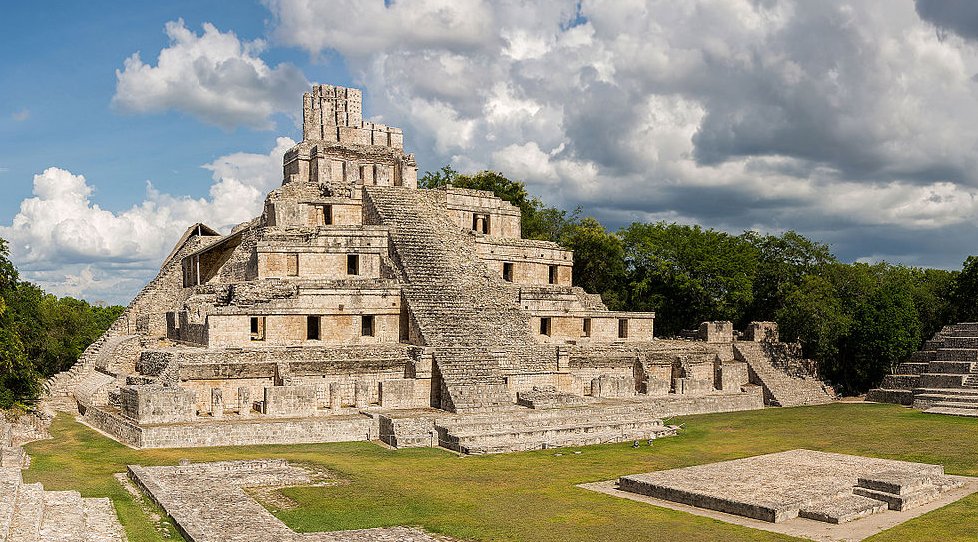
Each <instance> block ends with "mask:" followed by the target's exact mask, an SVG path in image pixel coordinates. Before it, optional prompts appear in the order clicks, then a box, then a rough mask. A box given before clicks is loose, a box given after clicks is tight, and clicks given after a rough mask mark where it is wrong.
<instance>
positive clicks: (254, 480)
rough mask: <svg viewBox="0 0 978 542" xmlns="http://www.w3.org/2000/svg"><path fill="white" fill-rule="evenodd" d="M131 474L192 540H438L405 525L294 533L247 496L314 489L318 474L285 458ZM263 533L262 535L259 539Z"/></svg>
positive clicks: (138, 468)
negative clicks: (268, 489) (254, 491)
mask: <svg viewBox="0 0 978 542" xmlns="http://www.w3.org/2000/svg"><path fill="white" fill-rule="evenodd" d="M129 476H130V477H131V478H132V479H133V480H134V481H135V482H136V484H137V485H138V486H139V487H140V488H141V489H142V490H143V491H145V492H146V493H147V494H148V495H149V496H150V498H151V499H153V500H154V501H155V502H156V503H157V504H159V505H160V506H161V507H162V508H163V510H164V511H165V512H166V513H167V514H168V515H169V516H170V517H171V518H172V519H173V521H174V522H175V523H176V524H177V525H178V526H179V527H180V530H181V531H182V532H183V533H184V534H185V536H186V537H187V539H188V541H190V542H239V541H240V542H244V541H252V540H256V536H257V537H259V538H260V539H261V540H275V541H281V542H290V541H291V542H382V541H383V542H387V541H391V542H393V541H403V542H435V539H434V538H432V537H430V536H428V535H426V534H425V533H423V532H421V531H418V530H417V529H409V528H405V527H392V528H385V529H365V530H357V531H339V532H332V533H296V532H294V531H292V529H290V528H289V527H288V526H286V525H285V524H284V523H282V522H281V521H280V520H279V519H278V518H276V517H275V516H273V515H272V514H271V513H270V512H268V510H266V509H265V508H263V507H262V506H261V505H260V504H258V503H257V502H256V501H255V500H254V499H253V498H252V497H251V496H249V495H248V494H246V493H245V492H244V490H243V489H242V488H244V487H251V488H253V487H262V486H274V487H283V486H295V485H316V484H320V483H322V482H323V480H321V479H320V477H319V476H318V475H317V473H314V472H311V471H309V470H308V469H305V468H302V467H298V466H294V465H290V464H289V463H288V462H286V461H283V460H272V459H269V460H254V461H221V462H215V463H198V464H190V465H181V466H175V467H141V466H137V465H130V466H129ZM259 533H260V535H259Z"/></svg>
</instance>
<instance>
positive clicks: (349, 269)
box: [346, 254, 360, 275]
mask: <svg viewBox="0 0 978 542" xmlns="http://www.w3.org/2000/svg"><path fill="white" fill-rule="evenodd" d="M346 274H347V275H359V274H360V255H359V254H347V255H346Z"/></svg>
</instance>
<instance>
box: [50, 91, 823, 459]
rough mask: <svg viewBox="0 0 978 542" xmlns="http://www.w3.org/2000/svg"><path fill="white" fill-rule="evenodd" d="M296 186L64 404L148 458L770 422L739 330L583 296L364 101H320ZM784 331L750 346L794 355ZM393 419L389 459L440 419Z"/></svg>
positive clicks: (230, 238)
mask: <svg viewBox="0 0 978 542" xmlns="http://www.w3.org/2000/svg"><path fill="white" fill-rule="evenodd" d="M282 177H283V178H282V184H281V186H280V187H278V188H276V189H275V190H272V191H271V192H270V193H269V194H268V195H267V197H266V199H265V205H264V208H263V210H262V213H261V215H260V216H258V217H255V218H254V219H252V220H250V221H248V222H245V223H242V224H239V225H238V226H236V227H235V228H234V229H233V230H232V231H231V232H230V233H229V234H227V235H220V234H218V232H216V231H215V230H213V229H211V228H208V227H207V226H205V225H203V224H195V225H194V226H192V227H191V228H189V229H188V230H187V232H186V233H185V234H184V236H183V237H182V238H181V239H180V240H179V242H178V243H177V245H176V246H175V247H174V249H173V251H172V252H171V253H170V255H169V256H168V257H167V258H166V260H164V262H163V264H162V266H161V269H160V272H159V274H158V276H157V277H156V278H155V279H154V280H153V281H152V282H150V284H148V285H147V286H146V287H145V288H144V290H143V291H142V292H140V294H139V295H138V296H137V297H136V299H134V300H133V302H132V304H130V306H129V307H128V308H127V309H126V311H125V312H124V313H123V315H122V316H121V317H120V318H119V320H118V321H116V322H115V323H113V325H112V327H111V329H110V330H109V331H108V332H107V333H106V334H105V335H104V336H103V337H101V338H100V339H99V340H98V341H96V342H95V343H93V344H92V346H91V347H90V348H89V349H88V350H86V352H85V354H84V355H83V356H82V357H81V358H80V359H79V361H78V363H77V364H76V365H75V366H74V367H72V368H71V370H69V371H67V372H65V373H63V374H60V375H57V376H55V377H54V378H52V379H51V380H50V381H49V382H48V383H47V384H46V391H47V396H48V400H49V401H50V402H51V403H52V404H54V405H55V406H58V407H59V408H63V409H70V408H74V407H77V408H78V410H79V412H81V413H82V414H83V415H84V419H85V421H86V423H89V424H90V425H92V426H94V427H96V428H98V429H100V430H103V431H105V432H106V433H108V434H110V435H113V436H114V437H116V438H117V439H119V440H121V441H123V442H126V443H129V444H132V445H135V446H146V447H163V446H212V445H235V444H264V443H297V442H316V441H318V442H330V441H335V440H344V439H347V440H361V439H364V438H371V437H376V436H377V435H378V433H379V432H380V421H379V415H378V414H377V412H378V411H387V412H390V411H396V410H408V411H413V410H417V409H424V408H432V407H433V408H436V409H440V410H441V411H444V412H446V413H452V414H455V415H465V414H476V415H478V414H481V413H485V412H493V411H503V412H507V413H508V412H513V411H514V409H517V403H518V401H522V404H524V405H526V406H530V407H533V408H535V409H539V407H543V406H547V407H553V409H560V408H568V407H571V406H574V405H580V404H582V403H588V404H589V406H590V407H592V408H593V409H595V415H596V419H598V420H601V421H600V423H591V421H589V420H586V419H580V418H576V417H575V413H574V412H571V413H570V414H568V416H566V417H564V418H562V419H561V423H560V424H556V422H555V423H554V424H551V425H549V426H547V427H543V426H541V425H539V424H537V423H536V422H531V421H529V420H531V419H533V416H528V417H525V418H523V417H521V416H519V415H516V416H515V417H514V418H513V420H511V421H519V420H521V419H522V420H524V421H525V422H526V423H527V424H528V425H527V426H526V427H524V428H518V427H507V428H502V427H497V428H494V429H492V430H490V429H488V428H487V429H486V430H487V435H491V436H486V439H487V442H488V444H485V446H483V444H477V443H476V442H475V441H476V440H478V439H476V437H475V436H472V435H467V436H465V437H464V439H463V440H465V439H468V440H469V441H472V442H469V444H471V446H469V445H468V444H465V443H461V444H459V443H457V442H456V441H451V444H450V446H453V447H455V448H459V449H462V448H465V449H480V450H482V449H492V450H504V449H507V447H506V445H505V442H503V441H504V440H506V439H507V438H508V439H510V440H511V441H512V446H510V447H509V449H525V448H527V447H528V446H536V445H542V444H548V443H553V442H567V443H571V442H577V443H584V442H591V441H602V440H601V439H608V438H612V437H611V436H608V435H606V434H605V433H608V432H609V431H612V432H613V431H614V430H612V429H609V428H611V427H617V428H618V429H617V431H618V432H617V433H616V434H617V437H614V438H619V439H620V438H624V437H623V436H622V435H625V434H632V433H635V434H638V433H640V432H641V427H645V426H647V427H650V428H651V427H654V426H655V424H656V423H657V421H658V417H657V415H656V414H655V412H673V413H675V412H712V411H721V410H731V409H743V408H759V407H760V405H759V403H758V396H757V393H756V390H754V389H751V388H747V387H745V386H747V385H748V383H749V381H752V380H763V382H762V385H763V386H764V388H763V389H764V390H765V392H768V391H770V390H773V389H775V388H777V386H775V384H773V382H775V380H776V379H777V375H776V374H775V375H774V376H771V377H767V376H764V378H760V377H758V378H755V377H754V376H753V375H754V374H755V373H750V374H748V372H747V371H745V370H744V366H745V365H744V363H747V364H752V363H754V360H753V358H751V359H750V360H746V361H745V360H741V361H742V362H744V363H741V362H738V361H736V360H735V359H734V350H735V344H736V343H735V341H734V332H733V326H732V324H731V323H730V322H708V323H705V324H704V325H703V328H702V329H703V332H702V337H701V339H702V340H698V341H661V340H657V339H655V338H654V337H653V331H654V320H655V315H654V314H653V313H642V312H621V311H610V310H608V307H606V306H605V305H604V303H603V302H602V301H601V298H600V296H599V295H596V294H590V293H588V292H586V291H584V290H583V289H582V288H580V287H575V286H573V264H574V259H573V253H572V252H571V251H569V250H566V249H564V248H563V247H561V246H560V245H558V244H556V243H552V242H548V241H539V240H529V239H522V238H521V216H520V210H519V208H518V207H516V206H514V205H513V204H511V203H509V202H507V201H505V200H503V199H501V198H499V197H497V196H496V195H495V194H493V193H491V192H486V191H480V190H470V189H462V188H456V187H452V186H446V187H442V188H439V189H418V187H417V166H416V163H415V159H414V157H413V156H412V155H411V154H408V153H406V152H405V151H404V138H403V133H402V132H401V130H400V129H398V128H394V127H390V126H385V125H382V124H378V123H374V122H370V121H365V120H364V118H363V111H362V93H361V92H360V90H358V89H352V88H344V87H337V86H332V85H314V86H313V88H312V89H311V91H310V92H309V93H306V94H305V95H304V96H303V139H302V141H301V142H299V143H298V144H296V145H295V146H294V147H293V148H292V149H290V150H289V151H288V152H286V153H285V156H284V158H283V176H282ZM774 331H775V329H774V327H773V325H772V324H770V323H755V325H754V326H753V327H752V330H749V332H748V333H749V335H751V336H752V337H759V336H761V335H763V336H764V340H765V341H766V342H765V343H764V344H765V345H768V344H780V343H777V342H776V341H775V339H776V337H775V333H774ZM751 344H754V343H751ZM772 359H773V358H772ZM763 361H765V362H768V361H770V360H768V359H764V360H763ZM774 365H775V364H774V362H773V361H772V362H771V363H768V364H767V366H768V367H769V372H773V373H777V371H779V370H781V371H782V372H784V371H785V368H784V367H788V368H790V367H789V366H788V365H785V366H784V367H782V368H780V369H779V368H778V367H775V366H774ZM757 374H760V373H759V372H757ZM541 389H548V390H550V389H552V390H553V393H552V394H551V395H550V396H548V397H545V396H543V395H541V394H540V393H539V392H538V391H537V392H535V391H534V390H541ZM778 389H780V388H778ZM794 389H795V388H790V389H788V391H786V392H785V393H784V394H781V395H778V402H780V404H788V403H789V400H790V399H791V397H790V395H791V394H792V393H793V391H792V390H794ZM799 389H800V388H799ZM771 393H772V394H773V393H774V392H771ZM778 393H781V392H780V391H779V392H778ZM721 395H723V397H721ZM71 397H74V398H75V399H76V401H75V404H71V402H70V398H71ZM521 398H522V399H521ZM609 398H611V399H628V400H633V399H634V400H637V401H639V402H640V403H641V402H644V403H645V405H646V406H648V407H649V408H650V409H653V410H650V411H647V412H645V413H644V414H643V417H642V418H641V419H631V418H625V419H620V420H614V419H610V418H612V417H613V416H614V415H615V413H616V412H617V411H616V410H615V409H614V408H611V407H606V406H602V405H601V404H597V403H600V401H598V400H600V399H609ZM804 402H810V401H808V400H807V399H806V400H805V401H804ZM772 403H773V401H772ZM520 408H522V407H520ZM517 411H518V410H517ZM446 415H447V414H446ZM450 417H451V416H450ZM393 419H398V420H401V422H400V423H393V422H392V423H390V424H388V426H386V429H385V431H387V430H388V429H389V431H387V432H386V433H385V435H386V434H389V438H388V439H387V440H389V441H390V442H401V443H407V442H410V443H413V444H412V445H414V444H416V443H418V442H423V441H424V440H425V438H424V437H425V435H424V434H422V433H421V432H420V431H421V429H420V427H421V426H422V425H424V424H410V423H407V422H404V421H403V420H404V419H403V418H398V417H397V416H393V417H389V418H388V420H393ZM453 419H454V418H453ZM555 419H556V418H555ZM575 419H577V420H578V421H576V422H575V421H574V420H575ZM507 423H509V422H507ZM574 423H577V424H578V425H577V426H572V425H573V424H574ZM616 424H617V425H616ZM497 429H498V430H497ZM399 430H404V431H406V432H405V433H403V434H401V435H398V434H397V432H398V431H399ZM632 430H634V431H632ZM430 434H431V433H430V431H429V433H428V441H429V442H431V440H432V439H431V438H430ZM506 435H508V436H506ZM490 441H491V442H490ZM445 442H448V441H445Z"/></svg>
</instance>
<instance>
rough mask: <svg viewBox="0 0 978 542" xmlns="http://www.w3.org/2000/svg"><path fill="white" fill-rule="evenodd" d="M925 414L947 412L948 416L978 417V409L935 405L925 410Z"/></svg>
mask: <svg viewBox="0 0 978 542" xmlns="http://www.w3.org/2000/svg"><path fill="white" fill-rule="evenodd" d="M923 413H924V414H945V415H948V416H963V417H966V418H978V409H972V408H953V407H946V406H935V407H931V408H928V409H926V410H924V411H923Z"/></svg>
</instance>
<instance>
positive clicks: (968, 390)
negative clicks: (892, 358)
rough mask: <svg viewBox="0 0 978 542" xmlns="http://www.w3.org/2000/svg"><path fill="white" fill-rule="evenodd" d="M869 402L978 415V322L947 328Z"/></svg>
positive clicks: (888, 378) (873, 393)
mask: <svg viewBox="0 0 978 542" xmlns="http://www.w3.org/2000/svg"><path fill="white" fill-rule="evenodd" d="M866 400H868V401H876V402H880V403H896V404H901V405H907V406H913V407H914V408H917V409H921V410H923V411H924V412H927V413H930V414H953V415H957V416H978V322H965V323H960V324H954V325H950V326H944V328H942V329H941V330H940V331H938V332H937V333H936V334H935V335H934V337H933V338H931V339H930V340H929V341H926V342H925V343H924V346H923V348H922V349H921V350H920V351H918V352H915V353H914V354H913V355H912V356H911V357H910V359H909V360H908V361H906V362H904V363H901V364H899V365H898V366H897V367H896V368H895V370H894V372H893V374H891V375H887V376H886V377H885V378H884V379H883V382H882V383H881V384H880V387H879V388H878V389H874V390H870V391H869V393H868V394H867V395H866Z"/></svg>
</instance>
